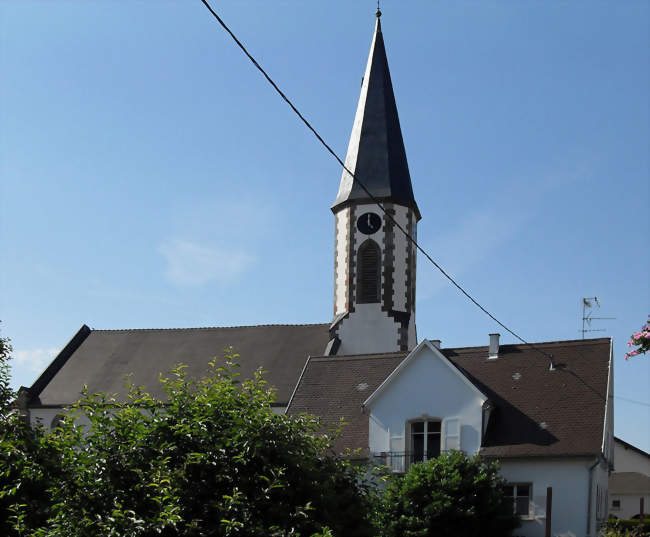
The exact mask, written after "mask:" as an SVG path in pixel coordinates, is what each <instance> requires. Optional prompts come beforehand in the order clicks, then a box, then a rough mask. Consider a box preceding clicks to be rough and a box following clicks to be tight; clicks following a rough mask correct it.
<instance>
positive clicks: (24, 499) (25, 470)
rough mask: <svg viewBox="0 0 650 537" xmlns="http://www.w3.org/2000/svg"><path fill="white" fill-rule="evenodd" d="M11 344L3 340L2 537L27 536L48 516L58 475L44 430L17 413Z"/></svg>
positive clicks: (0, 429)
mask: <svg viewBox="0 0 650 537" xmlns="http://www.w3.org/2000/svg"><path fill="white" fill-rule="evenodd" d="M11 350H12V349H11V345H10V342H9V340H8V339H6V338H0V535H4V536H7V537H12V536H14V535H21V534H26V533H28V532H30V531H32V530H35V529H36V528H38V527H40V526H42V525H43V524H44V523H45V521H46V520H47V518H48V516H49V508H48V506H49V498H48V495H47V489H48V488H49V486H50V483H51V480H52V478H53V477H54V476H55V475H56V473H57V465H56V458H55V453H54V452H53V450H52V449H50V448H48V447H47V446H46V445H45V444H44V436H43V431H42V429H40V428H38V427H37V428H32V427H30V426H29V424H28V423H26V422H25V420H24V419H22V417H21V416H20V415H19V414H18V412H17V409H16V405H15V401H16V394H15V393H14V391H13V390H12V389H11V385H10V372H11V367H10V364H9V362H10V359H11Z"/></svg>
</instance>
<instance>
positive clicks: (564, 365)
mask: <svg viewBox="0 0 650 537" xmlns="http://www.w3.org/2000/svg"><path fill="white" fill-rule="evenodd" d="M535 346H536V347H537V348H539V349H541V350H543V351H545V352H547V353H551V354H553V357H554V361H555V363H556V364H557V366H558V367H557V369H556V370H554V371H550V370H549V362H548V360H547V359H546V358H545V357H544V356H542V355H541V354H539V353H538V352H536V351H535V350H533V349H531V348H530V347H528V346H526V345H501V346H500V348H499V357H498V358H497V359H495V360H488V348H487V347H465V348H455V349H442V353H443V354H444V355H445V356H446V357H447V358H448V359H449V360H450V361H451V362H452V364H454V366H455V367H457V368H459V369H460V370H461V372H462V373H463V374H464V375H465V376H466V377H467V378H468V379H469V381H470V382H472V383H473V384H474V385H475V386H476V387H477V388H478V389H479V390H480V391H481V392H483V393H484V394H486V395H487V397H488V399H489V401H490V402H491V403H492V404H493V405H494V410H493V411H492V414H491V417H490V421H489V424H488V427H487V430H486V433H485V436H484V438H483V442H482V447H481V454H482V455H485V456H490V457H499V458H508V457H515V458H516V457H534V456H546V457H548V456H590V455H594V454H598V453H599V452H600V450H601V445H602V441H603V424H604V419H605V401H606V394H607V379H608V374H609V359H610V346H611V340H610V339H608V338H603V339H593V340H576V341H558V342H549V343H536V344H535ZM406 356H407V353H396V354H385V355H363V356H332V357H326V358H310V359H309V361H308V363H307V365H306V367H305V370H304V372H303V374H302V376H301V378H300V381H299V383H298V386H297V388H296V392H295V394H294V395H293V397H292V399H291V402H290V404H289V408H288V409H287V412H288V413H289V414H298V413H301V412H307V413H311V414H315V415H317V416H321V417H322V418H323V421H324V422H326V423H338V422H339V421H340V420H341V419H343V420H344V421H345V422H347V423H349V425H348V426H347V427H345V428H344V430H343V436H342V438H341V439H340V440H339V443H338V444H337V446H336V447H337V449H339V450H340V451H343V450H344V449H357V448H362V449H364V450H365V452H366V453H367V447H368V414H367V413H364V410H363V408H362V403H363V401H364V400H365V399H366V398H367V397H368V396H369V395H370V394H371V393H373V391H374V390H375V389H376V388H377V387H378V386H380V385H381V383H382V382H383V381H384V380H385V379H386V378H387V377H388V375H390V373H391V372H392V371H393V370H394V369H395V367H397V365H398V364H399V363H400V362H401V361H402V360H404V358H406ZM361 387H363V388H364V389H363V390H362V389H361ZM432 389H434V388H433V387H432ZM322 394H328V396H327V397H322Z"/></svg>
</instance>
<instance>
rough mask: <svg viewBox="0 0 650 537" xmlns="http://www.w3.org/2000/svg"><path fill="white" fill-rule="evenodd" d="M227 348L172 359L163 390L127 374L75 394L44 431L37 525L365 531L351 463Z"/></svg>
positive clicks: (93, 535) (176, 532)
mask: <svg viewBox="0 0 650 537" xmlns="http://www.w3.org/2000/svg"><path fill="white" fill-rule="evenodd" d="M227 358H228V360H227V364H226V366H225V367H217V365H216V364H214V363H212V364H211V368H212V369H211V372H210V374H208V375H207V376H206V377H205V378H203V379H201V380H198V381H193V380H190V379H188V378H187V376H186V374H185V372H184V369H183V368H182V367H179V368H177V369H176V370H175V371H174V372H173V375H172V376H171V377H170V378H166V379H161V382H162V383H163V386H164V389H165V392H166V395H167V398H166V400H165V401H164V402H163V401H161V400H158V399H156V398H154V397H153V396H151V395H149V394H148V393H145V392H144V391H143V390H142V389H141V388H138V387H135V386H131V387H130V390H129V394H128V398H127V399H126V400H125V401H118V400H117V399H116V398H110V397H106V396H104V395H92V394H85V396H84V397H83V399H82V400H81V401H79V402H78V403H77V404H76V405H74V407H73V408H72V409H71V411H70V417H68V418H66V419H64V420H63V423H62V425H61V426H60V427H59V428H58V430H56V431H55V432H54V433H52V434H50V435H48V436H47V441H48V443H49V445H50V446H51V447H53V448H54V449H56V451H57V453H58V457H59V465H60V470H61V471H60V478H59V479H58V481H57V482H56V483H55V486H53V487H51V491H50V492H51V494H52V516H51V519H50V521H49V523H48V525H47V527H46V528H44V529H42V530H41V531H40V532H39V533H38V536H39V537H54V536H56V537H73V536H74V537H104V536H105V537H113V536H120V537H122V536H149V535H162V536H183V537H194V536H196V537H198V536H234V535H242V536H243V535H245V536H250V537H256V536H260V537H262V536H264V537H267V536H268V537H271V536H299V535H302V536H303V537H308V536H312V535H317V536H322V537H327V536H345V537H353V536H365V535H371V534H372V527H371V524H370V523H369V522H368V520H367V513H368V512H369V504H370V499H371V494H370V486H369V485H365V484H364V482H363V480H362V479H361V477H360V473H359V471H357V470H355V469H354V468H353V467H352V466H351V465H349V464H348V463H346V462H345V461H343V460H341V459H339V458H337V457H335V456H334V455H333V453H332V452H331V449H330V444H329V442H330V439H329V438H327V437H321V436H319V435H317V434H315V433H316V432H317V431H318V430H319V428H320V424H319V423H318V421H317V420H315V419H313V418H310V417H298V418H295V417H294V418H290V417H288V416H284V415H276V414H274V413H273V411H272V410H271V407H270V404H271V403H272V401H273V395H272V393H271V392H270V391H269V390H268V389H267V387H266V385H265V382H264V380H263V379H262V377H261V375H259V374H258V375H256V376H255V378H254V379H253V380H249V381H244V382H239V381H238V380H237V375H236V373H235V372H234V370H233V364H232V362H231V358H234V357H227ZM79 424H84V426H83V427H80V426H79Z"/></svg>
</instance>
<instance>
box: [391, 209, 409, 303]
mask: <svg viewBox="0 0 650 537" xmlns="http://www.w3.org/2000/svg"><path fill="white" fill-rule="evenodd" d="M393 209H394V210H395V215H394V216H393V218H395V221H396V222H397V223H398V224H399V225H400V226H402V228H403V229H405V230H406V228H407V226H408V214H409V209H408V208H406V207H402V206H400V205H395V206H393ZM408 245H409V244H408V239H407V238H406V237H405V236H404V234H403V233H402V232H401V231H399V230H398V229H395V237H394V259H395V272H393V309H395V310H397V311H406V277H405V274H406V272H407V270H406V269H407V266H406V261H407V255H408Z"/></svg>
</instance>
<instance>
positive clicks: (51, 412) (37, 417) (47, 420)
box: [29, 407, 63, 429]
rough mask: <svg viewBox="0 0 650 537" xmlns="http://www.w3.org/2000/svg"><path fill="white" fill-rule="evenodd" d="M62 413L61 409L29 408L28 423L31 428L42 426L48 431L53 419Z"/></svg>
mask: <svg viewBox="0 0 650 537" xmlns="http://www.w3.org/2000/svg"><path fill="white" fill-rule="evenodd" d="M62 412H63V409H62V408H51V407H48V408H30V409H29V422H30V424H31V426H32V427H37V426H42V427H45V428H46V429H50V428H51V426H52V421H53V420H54V418H55V417H56V416H58V415H59V414H61V413H62Z"/></svg>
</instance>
